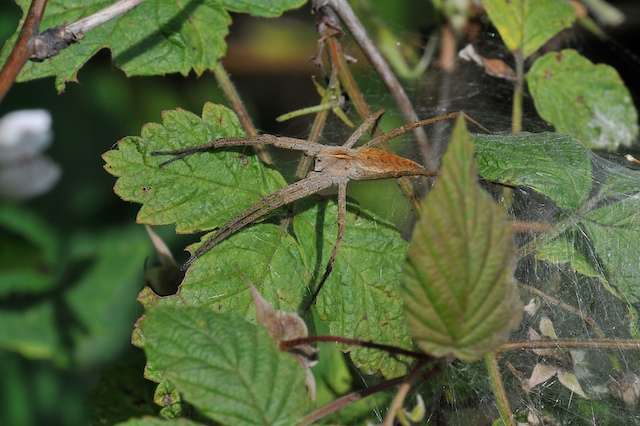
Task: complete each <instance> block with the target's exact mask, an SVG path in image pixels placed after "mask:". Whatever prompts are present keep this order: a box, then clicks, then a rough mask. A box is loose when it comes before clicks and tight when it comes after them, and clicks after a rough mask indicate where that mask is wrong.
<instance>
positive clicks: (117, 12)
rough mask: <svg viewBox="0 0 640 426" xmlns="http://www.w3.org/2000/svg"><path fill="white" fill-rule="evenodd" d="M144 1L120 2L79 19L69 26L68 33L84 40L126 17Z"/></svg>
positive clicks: (128, 0) (130, 0) (121, 0)
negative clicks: (110, 22) (112, 21)
mask: <svg viewBox="0 0 640 426" xmlns="http://www.w3.org/2000/svg"><path fill="white" fill-rule="evenodd" d="M143 1H144V0H119V1H117V2H115V3H114V4H112V5H110V6H107V7H105V8H104V9H101V10H99V11H97V12H96V13H94V14H92V15H89V16H87V17H86V18H82V19H79V20H77V21H76V22H74V23H72V24H69V25H67V26H66V28H67V31H71V32H72V33H74V34H75V35H76V37H78V38H82V36H83V35H84V34H85V33H86V32H89V31H91V30H93V29H94V28H97V27H99V26H100V25H102V24H104V23H106V22H109V21H111V20H112V19H115V18H117V17H119V16H122V15H124V14H125V13H127V12H128V11H130V10H131V9H133V8H134V7H136V6H138V5H139V4H140V3H142V2H143Z"/></svg>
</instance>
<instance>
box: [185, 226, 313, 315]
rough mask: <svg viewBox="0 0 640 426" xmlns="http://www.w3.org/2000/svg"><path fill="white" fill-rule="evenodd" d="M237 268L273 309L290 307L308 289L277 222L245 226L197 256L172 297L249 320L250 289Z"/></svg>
mask: <svg viewBox="0 0 640 426" xmlns="http://www.w3.org/2000/svg"><path fill="white" fill-rule="evenodd" d="M207 237H208V236H207V235H205V236H204V237H203V240H205V239H206V238H207ZM238 271H241V272H242V273H243V274H245V275H246V276H247V277H248V278H249V279H250V280H251V282H253V283H254V285H256V287H257V288H258V290H259V291H260V293H261V294H262V296H263V297H264V298H265V299H266V300H267V301H268V302H269V303H270V304H271V305H272V306H273V307H274V309H277V310H282V311H287V312H293V311H296V310H298V309H300V308H301V304H302V300H303V297H304V296H305V295H308V294H309V289H308V280H309V279H308V277H307V275H306V268H305V263H304V261H303V259H302V257H301V254H300V249H299V247H298V244H297V243H296V242H295V241H294V239H293V238H292V237H291V235H289V234H287V233H286V232H284V231H283V230H282V229H281V228H280V227H278V226H276V225H271V224H258V225H251V226H248V227H246V228H245V229H243V230H241V231H240V232H238V233H237V234H235V235H233V236H231V237H230V238H228V239H226V240H224V241H222V242H221V243H220V244H218V245H217V246H215V247H213V248H212V249H211V250H210V251H209V252H207V253H205V254H204V255H203V256H202V257H201V258H200V259H198V261H197V262H195V263H194V264H193V265H192V267H191V268H189V271H188V272H187V275H186V277H185V280H184V282H183V283H182V285H181V286H180V290H179V292H178V294H177V295H176V297H177V298H179V299H180V300H182V301H184V302H185V303H187V304H189V305H190V306H209V307H211V308H213V309H215V310H216V311H218V312H233V313H235V314H237V315H242V316H245V317H246V318H247V319H250V320H253V319H255V317H256V309H255V306H254V303H253V299H252V296H251V292H250V290H249V286H248V285H247V283H246V282H245V281H244V280H243V279H242V276H241V275H240V273H239V272H238Z"/></svg>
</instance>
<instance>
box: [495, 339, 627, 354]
mask: <svg viewBox="0 0 640 426" xmlns="http://www.w3.org/2000/svg"><path fill="white" fill-rule="evenodd" d="M525 349H626V350H640V340H634V339H591V340H584V339H553V340H551V339H549V340H514V341H511V342H507V343H503V344H502V345H500V346H499V347H498V348H497V350H498V351H499V352H504V351H516V350H525Z"/></svg>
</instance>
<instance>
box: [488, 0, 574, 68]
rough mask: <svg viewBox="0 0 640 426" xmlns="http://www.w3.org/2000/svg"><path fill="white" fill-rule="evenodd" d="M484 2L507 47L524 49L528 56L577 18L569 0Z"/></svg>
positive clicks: (523, 52)
mask: <svg viewBox="0 0 640 426" xmlns="http://www.w3.org/2000/svg"><path fill="white" fill-rule="evenodd" d="M482 4H483V5H484V8H485V10H486V11H487V14H488V15H489V19H491V22H492V23H493V25H495V26H496V28H497V29H498V31H499V32H500V36H501V37H502V40H503V41H504V44H505V45H506V46H507V48H508V49H509V50H511V51H512V52H515V51H516V50H521V51H522V54H523V56H524V57H525V58H527V57H529V56H531V55H532V54H533V53H534V52H535V51H536V50H538V49H539V48H540V47H542V45H543V44H545V43H546V42H547V41H548V40H549V39H550V38H551V37H553V36H554V35H556V34H557V33H558V32H560V31H561V30H563V29H564V28H567V27H570V26H571V24H572V23H573V21H574V20H575V19H576V16H575V10H574V8H573V6H571V4H570V3H569V2H568V1H566V0H512V1H509V0H482Z"/></svg>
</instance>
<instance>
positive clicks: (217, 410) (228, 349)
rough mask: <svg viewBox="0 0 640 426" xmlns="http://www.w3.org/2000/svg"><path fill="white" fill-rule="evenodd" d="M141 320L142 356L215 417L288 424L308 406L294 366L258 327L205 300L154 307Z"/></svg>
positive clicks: (235, 421) (227, 421) (231, 422)
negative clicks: (194, 305)
mask: <svg viewBox="0 0 640 426" xmlns="http://www.w3.org/2000/svg"><path fill="white" fill-rule="evenodd" d="M141 328H142V332H143V334H144V337H145V339H146V342H145V348H144V349H145V352H146V354H147V357H148V358H149V360H150V361H152V362H153V363H155V364H156V365H157V367H158V368H160V369H162V371H163V373H164V375H165V376H166V377H167V378H169V379H170V380H171V381H172V382H173V383H175V385H176V387H177V388H178V389H179V390H180V391H181V393H182V394H183V395H184V398H185V400H186V401H188V402H190V403H191V404H193V405H194V406H195V407H197V408H198V409H199V410H200V412H201V413H202V414H204V415H206V416H208V417H209V418H211V419H213V420H215V421H217V422H220V423H223V424H229V425H235V424H256V425H257V424H269V425H291V424H294V423H295V421H296V420H298V419H299V418H300V417H301V415H302V414H303V413H304V412H305V411H306V410H307V409H308V408H310V400H309V397H308V396H307V389H306V387H305V385H304V373H303V371H302V369H300V367H299V366H298V365H297V363H296V362H295V360H294V359H293V358H292V357H291V356H290V355H289V354H286V353H281V352H279V351H278V349H277V348H276V346H275V345H274V344H273V342H272V341H271V339H270V338H269V337H268V336H267V333H266V330H265V329H264V328H262V327H259V326H255V325H251V324H249V323H247V322H246V321H245V320H243V319H241V318H239V317H236V316H230V315H225V314H216V313H214V311H213V310H211V309H210V308H206V307H200V308H192V307H162V308H154V309H151V310H149V311H148V312H147V314H146V316H145V318H144V320H143V321H142V325H141Z"/></svg>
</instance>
